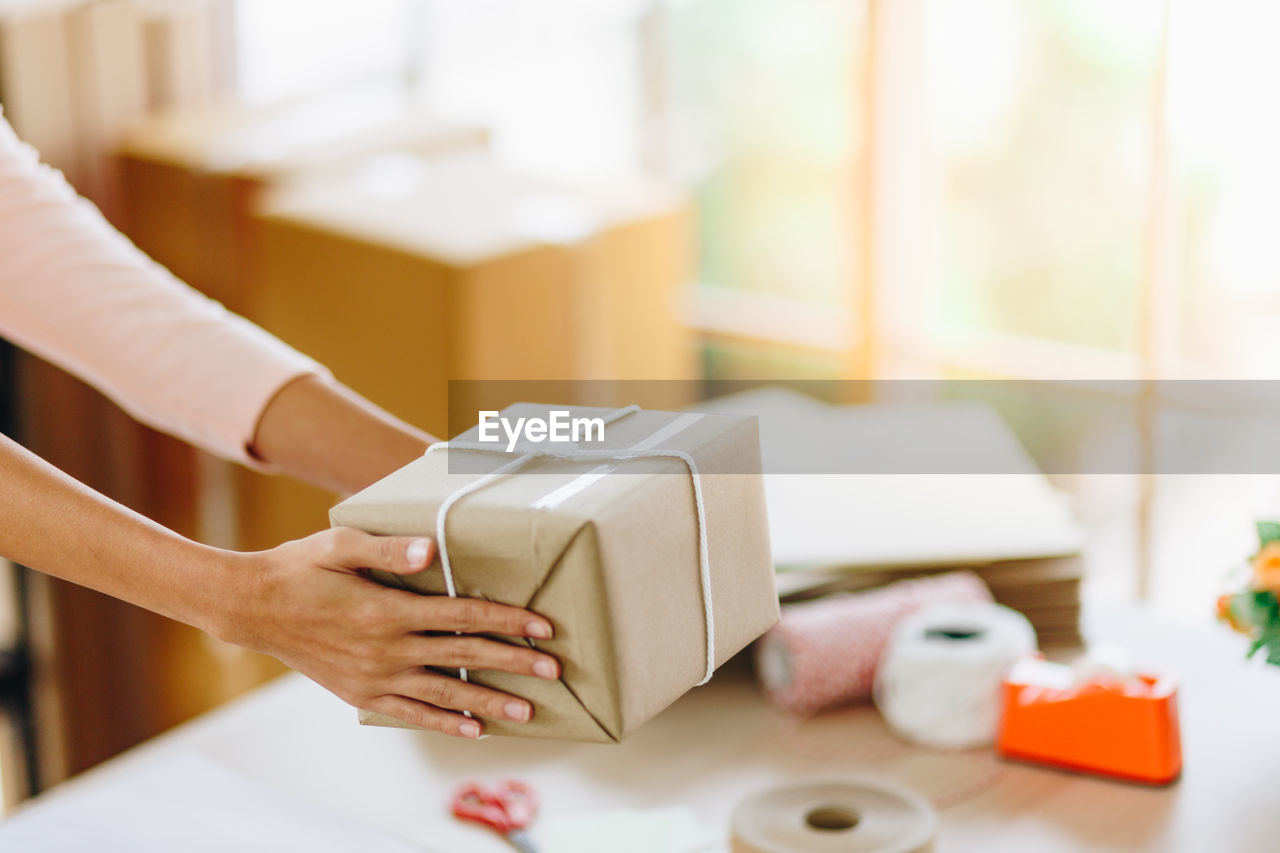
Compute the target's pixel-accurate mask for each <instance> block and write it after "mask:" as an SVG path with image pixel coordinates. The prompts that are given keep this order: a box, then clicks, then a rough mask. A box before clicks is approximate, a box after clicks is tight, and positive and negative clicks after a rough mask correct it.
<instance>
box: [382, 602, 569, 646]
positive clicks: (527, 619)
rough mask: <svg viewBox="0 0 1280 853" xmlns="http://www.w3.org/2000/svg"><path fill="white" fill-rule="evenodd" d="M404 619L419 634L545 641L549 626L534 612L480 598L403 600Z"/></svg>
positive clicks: (547, 636)
mask: <svg viewBox="0 0 1280 853" xmlns="http://www.w3.org/2000/svg"><path fill="white" fill-rule="evenodd" d="M404 602H405V604H404V606H405V608H406V611H405V614H404V618H405V619H407V620H408V621H409V624H410V625H412V626H415V630H419V631H460V632H462V633H463V634H505V635H507V636H510V637H531V638H533V639H535V640H549V639H551V636H552V634H553V633H554V631H553V630H552V628H551V623H550V622H548V621H547V620H546V619H544V618H543V617H541V616H539V615H538V614H536V613H531V612H529V611H528V610H522V609H521V608H519V607H512V606H510V605H507V604H498V603H496V602H493V601H485V600H484V599H480V598H449V597H448V596H444V595H422V596H417V597H415V598H412V599H410V598H408V597H407V596H405V597H404Z"/></svg>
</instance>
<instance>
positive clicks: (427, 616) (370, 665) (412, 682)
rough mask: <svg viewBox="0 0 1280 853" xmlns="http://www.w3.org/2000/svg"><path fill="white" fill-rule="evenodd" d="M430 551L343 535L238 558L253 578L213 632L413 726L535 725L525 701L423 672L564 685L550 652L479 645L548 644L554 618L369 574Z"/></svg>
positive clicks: (461, 732) (470, 729)
mask: <svg viewBox="0 0 1280 853" xmlns="http://www.w3.org/2000/svg"><path fill="white" fill-rule="evenodd" d="M434 551H435V543H434V542H432V541H431V540H430V539H421V538H416V539H415V538H407V537H398V536H372V535H369V534H367V533H363V532H361V531H358V530H355V529H352V528H336V529H333V530H326V531H324V532H321V533H317V534H315V535H313V536H308V537H307V538H305V539H300V540H298V541H296V542H286V543H285V544H283V545H281V546H279V547H278V548H273V549H272V550H270V551H261V552H257V553H252V554H241V555H237V559H242V560H243V561H244V563H245V565H244V566H242V568H243V569H245V570H246V571H243V572H237V574H238V575H240V576H241V577H245V578H247V579H248V580H247V581H246V586H245V587H244V588H243V589H241V590H239V593H240V594H239V595H237V596H236V603H235V604H233V605H231V607H232V608H233V611H232V612H231V613H229V614H227V616H226V618H225V619H224V620H223V624H222V626H221V630H219V631H218V632H217V633H218V634H219V635H220V636H221V637H222V638H223V639H226V640H229V641H230V642H233V643H236V644H237V645H241V646H246V647H248V648H251V649H254V650H256V651H261V652H266V653H267V654H270V655H272V656H273V657H276V658H279V659H280V660H282V661H284V662H285V663H286V664H288V665H289V666H291V667H293V668H294V669H296V670H298V671H299V672H301V673H303V674H304V675H306V676H308V677H310V678H311V679H313V680H314V681H316V682H318V683H319V684H320V685H322V686H323V687H325V688H327V689H328V690H330V691H332V692H333V693H335V694H337V695H338V696H339V697H340V698H341V699H343V700H344V701H346V702H349V703H350V704H352V705H354V706H356V707H357V708H364V709H367V710H370V711H378V712H381V713H384V714H389V715H391V716H393V717H398V718H399V719H401V720H404V721H405V722H407V723H411V724H413V725H415V726H421V727H423V728H428V729H436V730H438V731H442V732H445V733H447V734H452V735H458V736H461V737H470V738H475V737H479V736H480V734H481V731H482V729H481V724H480V722H479V721H478V720H473V719H470V718H468V717H466V716H465V715H463V714H462V713H460V712H462V711H471V712H472V713H474V714H476V715H478V716H483V717H493V718H500V719H504V720H513V721H516V722H527V721H528V720H529V719H531V718H532V716H533V709H532V706H531V705H530V704H529V703H528V702H526V701H525V700H524V699H521V698H518V697H515V696H510V695H507V694H505V693H500V692H498V691H496V690H491V689H489V688H487V687H481V686H479V685H476V684H468V683H466V682H463V681H461V680H459V679H457V678H453V677H451V676H448V675H442V674H440V673H437V672H433V671H431V670H429V669H427V667H467V668H469V669H494V670H503V671H506V672H514V673H519V674H521V675H529V676H532V677H535V678H546V679H554V678H558V677H559V675H560V666H559V664H558V663H557V662H556V660H555V658H553V657H551V656H550V655H546V654H543V653H541V652H537V651H534V650H533V649H530V648H527V647H525V646H521V645H511V644H508V643H503V642H498V641H496V640H490V639H486V638H484V637H478V636H471V635H475V634H481V633H488V634H504V635H507V636H512V637H532V638H535V639H549V638H550V637H551V635H552V628H551V624H550V623H549V622H548V621H547V620H546V619H544V618H542V617H541V616H538V615H537V614H535V613H531V612H529V611H527V610H522V609H520V608H518V607H510V606H507V605H504V604H495V603H493V602H489V601H483V600H480V599H473V598H448V597H446V596H435V595H429V596H424V595H418V594H416V593H412V592H408V591H406V590H400V589H392V588H391V587H387V586H383V585H382V584H379V583H377V582H376V581H373V580H370V579H369V578H368V577H365V575H364V574H363V572H362V570H363V569H381V570H383V571H388V572H395V573H396V574H413V573H414V572H419V571H423V570H424V569H426V567H427V565H428V564H429V563H430V562H431V558H432V556H433V554H434ZM455 631H461V632H462V634H463V636H456V635H455V634H454V633H453V632H455ZM436 632H440V633H438V634H437V633H436Z"/></svg>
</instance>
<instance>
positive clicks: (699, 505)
mask: <svg viewBox="0 0 1280 853" xmlns="http://www.w3.org/2000/svg"><path fill="white" fill-rule="evenodd" d="M638 411H640V407H639V406H634V405H632V406H625V407H623V408H621V409H617V410H615V411H613V412H611V413H609V414H608V415H607V416H605V417H604V418H603V421H604V423H605V424H610V423H613V422H614V421H617V420H620V419H621V418H624V417H626V416H627V415H630V414H633V413H635V412H638ZM445 448H448V449H453V450H477V451H482V452H488V453H508V452H509V451H506V450H503V449H502V448H500V447H493V446H492V445H490V444H482V443H479V442H450V441H441V442H437V443H436V444H433V445H431V446H430V447H428V448H427V450H426V452H425V453H424V454H423V455H424V456H425V455H426V454H428V453H432V452H434V451H439V450H442V449H445ZM518 452H520V454H521V455H519V456H517V457H515V458H514V459H512V460H511V461H510V462H507V463H506V464H504V465H501V466H499V467H497V468H495V469H494V470H492V471H490V472H489V473H487V474H485V475H484V476H482V477H479V478H477V479H475V480H472V481H471V482H470V483H467V484H466V485H465V486H463V487H461V488H459V489H458V490H457V491H455V492H453V493H452V494H450V495H449V496H448V497H447V498H445V500H444V502H443V503H441V504H440V509H439V510H438V511H437V512H436V548H437V549H438V550H439V553H440V571H441V573H442V574H443V575H444V587H445V591H446V592H447V593H448V594H449V597H450V598H457V597H458V590H457V586H456V585H455V583H454V579H453V564H452V562H451V561H450V559H449V545H448V536H447V531H446V525H445V522H446V521H447V520H448V518H449V511H450V510H451V509H452V508H453V506H454V505H455V504H456V503H457V502H458V501H460V500H462V498H464V497H466V496H467V495H470V494H473V493H475V492H478V491H479V490H480V489H483V488H484V487H485V486H488V485H490V484H492V483H494V482H496V481H498V480H500V479H502V478H503V477H506V476H508V475H510V474H513V473H515V472H516V471H518V470H519V469H521V468H523V467H524V466H525V465H527V464H528V463H529V462H530V461H532V460H534V459H548V458H550V459H569V460H574V461H581V460H591V459H599V460H609V461H615V462H625V461H627V460H631V459H652V458H669V459H678V460H680V461H681V462H683V463H684V464H685V467H686V468H688V469H689V476H690V479H691V480H692V482H693V504H694V509H695V511H696V513H697V521H698V573H699V582H700V585H701V589H702V617H703V622H704V627H705V631H706V652H707V654H706V668H705V671H704V673H703V676H702V680H701V681H699V682H698V686H701V685H703V684H706V683H707V682H708V681H710V680H711V676H712V675H713V674H714V673H715V669H716V632H715V610H714V607H713V604H712V598H711V557H710V553H709V550H708V547H707V516H706V510H705V504H704V501H703V497H702V477H701V475H700V473H699V472H698V464H697V462H695V461H694V458H693V456H692V455H690V454H689V453H686V452H685V451H683V450H662V449H657V448H640V447H637V446H635V445H633V446H632V447H629V448H624V449H620V450H592V449H587V448H582V447H578V446H576V445H572V446H560V447H547V448H542V447H536V448H534V447H529V446H528V445H527V444H526V445H524V446H522V447H521V448H520V450H519V451H518ZM592 473H593V472H587V473H586V474H581V475H579V478H578V479H579V480H581V479H582V478H583V477H590V476H592ZM458 633H461V632H458ZM458 675H459V677H460V678H461V679H462V680H463V681H466V680H467V670H466V669H465V668H462V669H459V671H458ZM467 716H470V713H469V712H468V713H467Z"/></svg>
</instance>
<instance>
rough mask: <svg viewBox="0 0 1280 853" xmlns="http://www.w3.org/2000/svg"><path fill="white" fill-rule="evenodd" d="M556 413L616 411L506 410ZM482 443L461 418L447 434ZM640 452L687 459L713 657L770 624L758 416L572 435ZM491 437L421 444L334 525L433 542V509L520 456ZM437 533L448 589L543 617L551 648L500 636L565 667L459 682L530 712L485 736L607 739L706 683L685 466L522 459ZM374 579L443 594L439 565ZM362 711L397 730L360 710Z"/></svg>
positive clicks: (773, 601)
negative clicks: (701, 518) (484, 447)
mask: <svg viewBox="0 0 1280 853" xmlns="http://www.w3.org/2000/svg"><path fill="white" fill-rule="evenodd" d="M553 409H555V410H558V411H564V410H567V411H569V412H570V413H571V416H572V417H580V416H587V417H603V416H608V415H609V414H610V413H611V412H613V411H614V410H611V409H597V408H586V407H570V406H546V405H534V404H528V403H518V404H515V405H513V406H510V407H508V408H507V409H505V410H504V411H503V412H502V415H503V416H504V417H506V418H508V419H510V420H511V421H512V422H514V419H515V418H519V417H530V416H536V417H543V418H546V417H548V416H549V413H550V411H551V410H553ZM478 437H479V436H478V431H477V428H472V429H471V430H469V431H468V432H466V433H463V434H462V435H461V436H459V437H458V438H457V439H456V440H455V441H454V442H452V443H453V444H457V443H462V442H475V441H477V439H478ZM655 440H656V441H655ZM637 445H639V446H642V447H652V448H653V449H658V450H675V451H683V452H685V453H687V454H689V455H690V456H691V457H692V459H693V460H694V461H695V463H696V465H697V468H698V471H699V479H700V481H701V487H702V492H703V508H704V512H705V518H706V540H707V548H708V556H709V563H710V576H711V592H712V603H713V610H714V626H713V629H714V632H715V633H714V644H715V663H716V665H717V666H718V665H719V664H721V663H723V662H724V661H726V660H727V659H729V658H730V657H731V656H733V655H734V654H735V653H736V652H738V651H740V650H741V649H742V648H744V647H745V646H746V645H747V644H748V643H750V642H751V641H752V640H754V639H755V638H756V637H758V636H759V635H760V634H762V633H763V632H764V631H765V630H767V629H768V628H769V627H770V626H771V625H773V624H774V622H776V621H777V619H778V599H777V593H776V591H775V587H774V577H773V564H772V560H771V558H770V552H769V539H768V530H767V524H766V518H765V504H764V491H763V485H762V481H761V477H760V447H759V436H758V430H757V425H756V419H755V418H754V417H738V416H731V415H698V414H676V413H671V412H659V411H647V410H637V411H635V412H633V413H631V414H627V415H625V416H623V417H620V418H619V419H618V420H616V421H614V422H612V423H609V424H608V425H607V427H606V428H605V436H604V440H603V441H594V440H593V441H591V442H589V443H585V442H584V443H582V444H580V446H581V447H584V448H590V449H591V450H602V449H607V450H617V451H625V450H626V449H628V448H633V447H636V446H637ZM495 446H496V447H497V448H499V449H498V450H497V451H495V452H490V451H476V450H465V449H461V448H456V447H451V448H447V449H442V450H440V451H438V452H432V453H428V454H426V455H425V456H423V457H421V458H419V459H417V460H415V461H414V462H411V463H410V464H409V465H406V466H405V467H404V468H402V469H400V470H399V471H397V472H395V473H394V474H391V475H390V476H388V477H386V478H385V479H383V480H381V481H379V482H377V483H375V484H373V485H372V486H370V487H369V488H367V489H365V490H364V491H362V492H360V493H359V494H356V495H354V496H352V497H350V498H348V499H347V500H345V501H343V502H342V503H340V504H338V505H337V506H335V507H334V508H333V509H332V510H331V511H330V513H329V519H330V522H331V523H332V524H334V525H335V526H338V525H345V526H351V527H358V528H360V529H362V530H366V531H369V532H371V533H377V534H384V535H398V536H412V535H425V536H432V537H435V535H436V514H437V511H438V510H439V508H440V505H441V504H442V503H443V502H444V501H445V500H446V499H447V498H449V496H450V495H452V494H453V493H454V492H456V491H457V490H459V489H461V488H463V487H464V486H466V485H467V484H469V483H471V482H473V481H474V480H476V479H478V478H480V477H482V476H483V475H484V474H486V473H488V472H490V471H492V470H494V469H496V468H498V467H500V466H502V465H504V464H507V463H509V462H511V461H512V459H513V458H514V457H515V456H518V455H520V451H519V450H517V451H516V452H515V453H505V452H502V449H504V448H505V447H506V442H505V439H504V440H503V442H502V443H500V444H498V445H495ZM540 447H542V448H554V447H555V445H547V444H543V445H540ZM450 456H452V457H453V459H452V464H451V460H450ZM464 472H465V473H464ZM584 475H585V476H584ZM446 525H447V526H446V529H445V533H446V540H447V547H448V554H449V558H450V563H451V565H452V570H453V576H454V581H455V584H456V587H457V593H458V595H460V596H470V597H476V598H486V599H490V600H493V601H500V602H503V603H507V604H513V605H518V606H521V607H527V608H529V609H530V610H533V611H535V612H537V613H540V614H542V615H543V616H545V617H547V618H548V619H550V620H551V622H552V624H553V625H554V626H555V637H554V639H552V640H541V641H533V640H523V639H514V638H510V637H497V638H495V639H500V640H503V641H505V642H514V643H528V644H529V645H531V646H536V647H537V648H539V649H542V650H543V651H546V652H547V653H549V654H552V655H554V656H555V657H557V658H558V659H559V660H560V663H561V666H562V670H563V672H562V675H561V678H560V679H559V680H558V681H543V680H541V679H536V678H531V677H527V676H520V675H513V674H510V673H504V672H494V671H486V670H471V671H470V673H469V677H470V679H471V680H472V681H474V682H476V683H478V684H484V685H487V686H489V687H493V688H495V689H497V690H503V691H507V692H510V693H513V694H516V695H519V696H523V697H525V698H527V699H528V700H529V701H531V702H532V703H533V705H534V715H533V719H532V720H531V721H530V722H528V723H523V724H522V723H511V722H507V721H503V720H497V719H485V720H484V723H485V731H486V732H488V733H491V734H505V735H520V736H524V737H542V738H557V739H565V740H579V741H598V742H610V741H619V740H621V739H622V738H623V737H625V736H626V735H627V734H629V733H631V732H632V731H635V729H636V728H638V727H639V726H641V725H642V724H644V723H645V722H646V721H648V720H649V719H651V718H652V717H653V716H654V715H656V714H657V713H658V712H659V711H661V710H662V709H664V708H666V707H667V706H668V705H670V704H671V703H672V702H673V701H675V700H676V699H677V698H678V697H679V696H680V695H681V694H683V693H685V692H686V691H687V690H689V689H690V688H691V687H693V686H694V685H696V684H697V683H699V682H700V681H701V680H702V679H703V676H704V675H705V671H706V663H707V661H706V654H707V645H706V644H707V634H706V626H705V618H704V609H703V597H702V584H701V573H700V566H701V564H700V561H699V538H698V520H697V513H696V509H695V498H694V486H693V477H692V475H691V473H690V471H689V468H688V466H687V465H686V464H685V463H684V462H683V461H681V460H680V459H678V458H669V457H659V458H634V459H627V460H601V459H598V458H597V459H590V460H584V459H572V458H552V457H539V458H535V459H532V460H530V461H529V462H528V463H527V464H526V465H525V466H523V467H522V468H520V470H519V471H518V472H516V473H511V474H507V475H505V476H502V477H499V478H498V479H496V480H494V481H492V482H490V483H488V484H486V485H484V486H483V487H482V488H479V489H478V490H477V491H475V492H472V493H470V494H467V495H465V496H464V497H462V498H461V499H460V500H458V501H457V502H456V503H455V504H453V506H452V507H451V508H450V509H449V511H448V516H447V521H446ZM374 576H375V577H376V578H377V579H378V580H379V581H381V582H383V583H386V584H389V585H393V586H404V587H406V588H408V589H411V590H413V591H415V592H419V593H424V594H430V595H440V594H444V593H445V583H444V578H443V575H442V572H441V569H440V563H439V559H438V558H437V560H436V562H435V563H434V564H433V565H432V566H431V567H429V568H428V569H427V570H426V571H424V572H422V573H420V574H417V575H410V576H401V575H392V574H388V573H382V572H375V573H374ZM360 719H361V722H363V723H366V724H371V725H403V723H399V722H398V721H397V720H395V719H394V718H391V717H387V716H384V715H381V714H375V713H370V712H361V715H360Z"/></svg>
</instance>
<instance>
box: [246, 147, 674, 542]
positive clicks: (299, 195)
mask: <svg viewBox="0 0 1280 853" xmlns="http://www.w3.org/2000/svg"><path fill="white" fill-rule="evenodd" d="M257 221H258V226H257V229H256V230H257V232H258V233H259V234H260V236H261V245H260V256H261V275H260V278H259V279H258V281H257V282H256V284H255V287H254V297H253V301H252V304H251V305H250V306H249V310H248V316H249V317H250V319H252V320H254V321H256V322H258V323H260V324H261V325H263V326H264V327H265V328H266V329H267V330H268V331H270V332H272V333H274V334H276V335H278V336H280V337H281V338H282V339H283V340H285V341H288V342H289V343H290V344H292V345H293V346H295V347H297V348H298V349H300V350H302V351H303V352H305V353H307V354H308V355H310V356H312V357H314V358H316V359H317V360H319V361H320V362H322V363H324V364H325V365H327V366H328V367H329V368H330V369H331V370H333V372H334V374H335V375H336V376H337V377H338V379H339V380H341V381H342V382H344V383H346V384H347V385H349V386H350V387H352V388H354V389H356V390H357V391H359V392H360V393H361V394H363V395H364V396H366V397H368V398H369V399H370V400H372V401H373V402H374V403H377V404H378V405H380V406H382V407H383V408H385V409H387V410H388V411H390V412H392V413H393V414H395V415H397V416H399V417H401V418H403V419H405V420H406V421H408V422H410V423H413V424H415V425H417V426H420V427H422V428H424V429H426V430H428V431H430V432H432V433H433V434H435V435H452V434H455V433H457V432H459V431H461V430H464V429H466V428H467V427H468V426H470V425H471V424H473V423H474V421H475V412H476V410H477V408H479V404H480V402H481V401H480V400H477V399H470V398H468V397H467V395H468V393H469V392H470V391H474V390H477V389H479V386H477V385H455V387H454V392H455V393H454V398H453V399H452V400H451V399H450V393H449V390H450V389H449V381H450V380H577V379H607V380H627V379H654V380H688V379H693V378H695V377H696V375H697V359H696V350H695V341H694V339H693V335H692V333H691V332H690V330H689V329H688V328H686V327H685V326H684V324H683V322H682V318H681V316H680V314H679V310H678V297H679V294H680V293H681V292H682V291H683V290H684V289H685V287H686V286H687V284H688V282H689V281H690V280H691V279H692V277H693V266H692V265H693V260H694V259H693V252H692V247H691V244H692V234H691V231H692V223H691V219H690V211H689V208H688V204H687V199H686V198H685V197H684V196H683V195H682V194H681V193H679V192H675V191H672V190H670V189H668V188H666V187H663V186H661V185H656V184H652V183H648V182H641V183H639V184H636V185H628V186H605V187H601V186H594V187H586V188H584V187H579V186H573V185H568V184H565V183H562V182H553V181H546V180H541V179H538V178H534V177H530V176H527V175H523V174H521V173H518V172H513V171H511V170H509V169H506V168H504V167H502V166H500V165H498V164H496V163H495V162H493V160H492V159H491V158H489V157H488V156H486V155H484V154H483V153H481V152H466V153H457V154H454V155H450V156H440V157H433V158H429V159H428V158H416V157H402V156H397V157H392V158H387V157H371V158H367V159H365V160H363V161H356V162H353V163H352V164H351V165H350V167H349V168H347V169H344V170H339V171H331V172H329V173H326V174H324V175H317V176H313V177H311V178H307V179H305V180H299V181H294V182H290V183H289V184H287V185H284V186H281V187H279V188H278V189H276V190H274V191H272V192H271V193H270V194H269V196H268V198H267V199H266V201H265V204H264V207H263V211H262V213H261V214H260V215H259V216H258V217H257ZM655 384H657V383H655ZM658 387H659V388H660V389H669V391H670V392H671V393H673V394H676V393H686V392H689V391H691V390H692V389H693V383H691V382H684V383H680V382H672V383H662V384H660V385H658ZM486 390H488V389H486ZM620 393H625V392H620ZM520 398H521V397H520V396H508V397H506V398H505V399H501V400H498V401H496V402H491V403H490V404H489V405H487V406H486V407H487V408H501V407H502V406H504V405H507V404H508V403H511V402H512V401H513V400H515V399H520ZM650 400H651V404H652V405H655V406H661V407H678V406H681V405H684V404H686V403H688V402H692V400H686V399H674V398H671V399H656V398H652V397H651V398H650ZM579 402H593V403H597V404H609V403H615V402H616V403H618V404H622V403H625V402H631V400H629V399H618V400H614V399H601V400H595V399H590V400H587V399H583V400H579ZM451 407H452V408H453V409H454V410H455V412H456V414H454V415H453V416H452V417H450V408H451ZM238 477H239V478H240V479H241V480H250V481H253V482H254V484H255V485H254V488H253V489H252V490H251V491H252V493H246V494H245V497H244V500H243V501H242V506H243V509H242V511H241V512H240V513H239V529H240V542H241V544H242V547H245V548H268V547H271V546H273V545H277V544H279V543H280V542H283V541H285V540H287V539H293V538H296V537H298V536H302V535H305V534H307V533H310V532H314V531H315V530H316V529H317V528H318V527H320V526H323V523H324V519H325V513H326V512H327V510H328V508H329V506H330V505H331V504H332V503H333V501H332V499H331V498H330V497H328V496H326V495H324V494H322V493H320V492H318V491H317V490H314V489H308V488H307V487H305V486H301V485H298V484H296V483H291V482H287V481H284V480H281V479H278V478H276V479H268V478H263V477H261V475H256V474H252V473H251V472H242V473H239V474H238Z"/></svg>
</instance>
